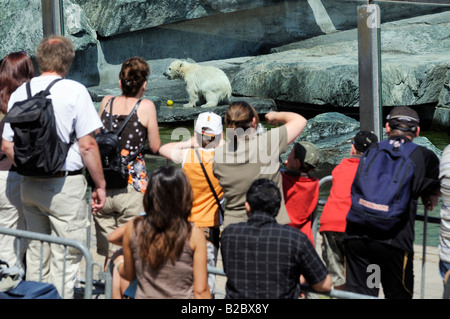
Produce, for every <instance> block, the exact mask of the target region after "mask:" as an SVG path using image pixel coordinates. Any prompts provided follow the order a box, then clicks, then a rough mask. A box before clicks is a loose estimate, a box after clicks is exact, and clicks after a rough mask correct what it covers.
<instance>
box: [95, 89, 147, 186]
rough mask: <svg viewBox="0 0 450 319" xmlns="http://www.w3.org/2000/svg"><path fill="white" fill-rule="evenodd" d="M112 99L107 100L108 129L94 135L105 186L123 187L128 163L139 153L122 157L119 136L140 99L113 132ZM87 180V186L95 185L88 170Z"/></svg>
mask: <svg viewBox="0 0 450 319" xmlns="http://www.w3.org/2000/svg"><path fill="white" fill-rule="evenodd" d="M113 101H114V98H112V99H111V100H109V102H110V103H111V106H110V111H109V114H110V117H109V129H102V130H101V131H100V132H99V133H98V134H96V135H95V140H96V141H97V144H98V148H99V151H100V157H101V160H102V166H103V175H104V177H105V182H106V188H124V187H126V186H127V185H128V176H129V171H128V166H127V165H128V163H129V162H130V161H132V160H133V159H134V158H136V156H137V155H138V154H139V151H136V152H135V153H134V154H133V155H132V156H130V155H128V156H126V157H125V158H124V159H122V157H123V156H122V155H121V150H120V144H119V136H120V134H121V133H122V131H123V129H124V128H125V125H126V124H127V123H128V121H129V120H130V118H131V116H132V115H133V113H134V112H135V111H136V110H137V108H138V106H139V104H140V103H141V100H139V101H138V102H137V103H136V105H135V106H134V108H133V110H132V111H131V112H130V114H128V116H127V118H126V119H125V121H124V122H123V124H122V126H121V127H120V128H119V129H118V130H117V131H116V132H115V133H114V132H113V123H112V114H113ZM86 177H87V181H88V184H89V186H91V187H93V188H94V187H95V183H94V181H93V180H92V178H91V176H90V174H89V171H88V172H87V175H86Z"/></svg>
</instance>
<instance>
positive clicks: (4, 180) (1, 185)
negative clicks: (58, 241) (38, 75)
mask: <svg viewBox="0 0 450 319" xmlns="http://www.w3.org/2000/svg"><path fill="white" fill-rule="evenodd" d="M32 77H34V66H33V63H32V61H31V59H30V58H29V57H28V56H27V54H26V53H25V52H13V53H10V54H8V55H7V56H6V57H5V58H4V59H3V61H2V63H1V65H0V111H1V113H2V121H1V122H0V136H1V134H2V133H3V126H4V121H3V115H4V114H6V112H7V110H8V101H9V98H10V96H11V94H12V93H13V92H14V91H15V90H16V89H17V88H18V87H19V86H20V85H22V84H23V83H25V82H27V81H29V80H31V78H32ZM0 149H1V139H0ZM20 181H21V176H20V175H19V174H18V173H17V172H16V170H15V166H13V165H12V163H11V161H10V160H9V159H8V158H7V156H6V154H5V153H3V152H2V151H0V204H1V209H0V226H2V227H5V228H13V229H25V219H24V216H23V214H22V204H21V200H20ZM14 241H15V239H14V237H13V236H3V235H0V259H2V260H4V261H6V262H7V263H8V264H9V265H10V266H13V265H14V264H16V263H18V264H19V263H21V261H22V257H23V254H24V244H23V245H21V252H20V255H18V252H17V251H16V250H15V247H16V246H15V244H14Z"/></svg>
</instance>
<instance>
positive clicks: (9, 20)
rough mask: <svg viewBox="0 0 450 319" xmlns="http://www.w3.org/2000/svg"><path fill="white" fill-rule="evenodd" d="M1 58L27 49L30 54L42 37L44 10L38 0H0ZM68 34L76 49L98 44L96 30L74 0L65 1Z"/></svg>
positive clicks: (34, 52) (32, 53)
mask: <svg viewBox="0 0 450 319" xmlns="http://www.w3.org/2000/svg"><path fill="white" fill-rule="evenodd" d="M0 7H1V8H2V9H1V10H0V35H1V36H0V59H3V57H4V56H5V55H7V54H8V53H10V52H14V51H20V50H24V51H26V52H27V53H28V54H29V55H30V56H31V57H34V56H35V54H36V49H37V46H38V44H39V42H40V41H41V40H42V37H43V32H42V9H41V1H39V0H20V1H19V0H16V1H14V0H13V1H11V0H0ZM63 8H64V17H65V26H64V27H65V35H66V36H67V37H69V38H70V39H71V40H72V41H73V42H74V45H75V48H76V49H77V51H82V50H86V49H88V48H89V47H91V46H93V45H95V44H96V43H97V36H96V32H95V29H93V28H92V26H91V25H90V22H89V20H88V19H87V18H86V16H85V14H84V12H83V10H82V9H81V8H80V6H79V5H78V4H76V3H75V2H73V1H72V0H64V6H63Z"/></svg>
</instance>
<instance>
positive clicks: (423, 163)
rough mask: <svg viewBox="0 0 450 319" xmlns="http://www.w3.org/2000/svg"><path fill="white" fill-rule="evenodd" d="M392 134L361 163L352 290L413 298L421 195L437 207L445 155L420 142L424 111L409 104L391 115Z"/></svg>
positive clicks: (349, 239) (349, 275)
mask: <svg viewBox="0 0 450 319" xmlns="http://www.w3.org/2000/svg"><path fill="white" fill-rule="evenodd" d="M385 127H386V134H387V136H388V139H387V140H385V141H381V142H379V143H374V144H372V146H371V147H370V148H369V149H368V150H366V151H365V152H364V154H363V156H362V157H361V160H360V162H359V166H358V171H357V173H356V176H355V179H354V181H353V184H352V190H351V198H352V205H351V208H350V210H349V212H348V215H347V227H346V230H345V235H344V242H345V246H346V289H347V290H348V291H352V292H357V293H362V294H366V295H371V296H378V293H379V287H380V284H381V285H382V286H383V292H384V296H385V298H388V299H394V298H395V299H411V298H412V297H413V286H414V274H413V254H414V249H413V242H414V221H415V216H416V212H417V205H418V199H419V197H420V198H421V199H422V202H423V204H424V205H425V208H426V209H428V210H432V209H433V207H434V206H435V205H436V204H437V199H438V196H439V179H438V176H439V158H438V157H437V156H436V155H435V154H434V152H432V151H431V150H429V149H427V148H425V147H423V146H419V145H417V144H414V143H413V142H412V140H413V139H414V138H415V137H417V136H419V133H420V126H419V116H418V115H417V112H415V111H414V110H412V109H411V108H409V107H406V106H400V107H395V108H394V109H392V111H391V112H390V113H389V115H388V116H387V123H386V126H385Z"/></svg>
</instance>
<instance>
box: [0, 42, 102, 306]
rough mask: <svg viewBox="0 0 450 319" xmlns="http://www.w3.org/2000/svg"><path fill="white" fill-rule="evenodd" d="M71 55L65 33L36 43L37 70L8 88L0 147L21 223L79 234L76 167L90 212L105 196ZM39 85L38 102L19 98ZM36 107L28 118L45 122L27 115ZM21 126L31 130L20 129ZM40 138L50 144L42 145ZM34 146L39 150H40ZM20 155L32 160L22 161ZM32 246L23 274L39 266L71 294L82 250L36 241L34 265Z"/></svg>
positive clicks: (82, 202)
mask: <svg viewBox="0 0 450 319" xmlns="http://www.w3.org/2000/svg"><path fill="white" fill-rule="evenodd" d="M74 57H75V50H74V47H73V44H72V42H71V41H70V40H69V39H67V38H65V37H62V36H56V37H49V38H46V39H44V40H43V41H42V42H41V43H40V45H39V47H38V49H37V53H36V59H37V62H38V65H39V68H40V71H41V75H40V76H37V77H34V78H33V79H31V81H30V82H29V83H30V84H27V83H24V84H23V85H22V86H20V87H19V88H18V89H17V90H16V91H15V92H14V93H13V94H12V95H11V98H10V100H9V104H8V116H9V117H8V118H5V122H6V123H5V128H4V132H3V135H2V138H3V141H2V150H3V151H4V152H5V153H6V154H7V156H8V158H10V160H11V161H12V162H13V163H14V165H15V166H16V168H17V170H18V172H19V173H21V174H22V175H24V177H23V180H22V183H21V189H22V190H21V199H22V203H23V208H24V216H25V220H26V224H27V230H29V231H33V232H38V233H44V234H50V235H53V236H57V237H61V238H68V239H71V240H78V241H81V242H85V240H86V227H87V226H88V225H89V221H88V216H87V212H88V210H87V202H86V187H87V183H86V179H85V177H84V175H83V171H84V167H87V168H88V169H89V172H90V173H91V177H92V179H93V180H94V182H95V186H96V187H95V188H94V189H93V191H92V195H91V206H92V210H93V213H95V212H97V211H99V210H101V209H102V208H103V205H104V204H105V200H106V196H105V180H104V178H103V171H102V165H101V160H100V155H99V150H98V146H97V143H96V142H95V138H94V134H93V133H94V131H95V130H97V129H99V128H100V127H102V123H101V121H100V118H99V117H98V114H97V111H96V109H95V106H94V104H93V102H92V99H91V97H90V95H89V92H88V91H87V89H86V88H85V87H84V86H83V85H82V84H80V83H78V82H76V81H73V80H68V79H64V77H65V76H66V75H67V73H68V71H69V68H70V66H71V64H72V61H73V58H74ZM55 80H57V81H56V82H55ZM49 87H50V89H48V88H49ZM47 89H48V91H49V92H48V93H49V95H48V98H49V101H47V102H45V103H44V104H45V107H43V105H40V106H39V107H38V106H37V104H31V105H27V103H28V102H27V101H29V100H31V99H36V100H39V101H42V99H40V98H39V96H40V94H39V92H41V93H42V92H44V95H45V93H47V92H46V90H47ZM33 103H34V102H33ZM41 108H42V109H45V110H46V112H47V111H48V112H50V113H47V114H44V112H43V111H42V113H37V114H38V115H39V117H38V116H37V115H36V119H37V118H40V119H45V120H43V121H44V122H45V123H46V125H41V124H42V123H40V122H39V121H37V120H36V119H35V117H30V116H27V114H28V113H29V114H32V112H31V110H38V111H39V110H41ZM23 111H24V112H23ZM27 111H29V112H27ZM14 114H15V116H13V115H14ZM18 118H20V121H22V122H21V123H19V122H20V121H18ZM40 125H41V126H40ZM25 127H27V129H28V128H30V130H33V132H34V133H33V134H28V133H27V129H24V128H25ZM27 134H28V135H27ZM36 137H37V139H36ZM19 145H20V148H19V147H18V146H19ZM48 145H55V147H54V148H48ZM42 149H43V150H44V152H40V151H41V150H42ZM31 150H32V151H31ZM60 150H61V152H59V151H60ZM46 155H47V156H46ZM28 158H35V160H33V161H27V159H28ZM59 162H61V163H60V164H58V163H59ZM55 163H56V164H55ZM53 164H55V165H53ZM33 165H35V166H36V167H33ZM40 246H41V244H40V242H39V241H31V242H30V245H29V248H28V250H27V263H26V264H27V269H26V278H27V280H32V281H40V271H41V270H42V276H43V280H42V281H44V282H50V283H53V284H54V285H55V286H56V287H57V289H58V291H59V293H60V295H61V296H63V297H64V298H65V299H70V298H73V295H74V285H75V281H76V279H77V275H78V270H79V264H80V261H81V257H82V253H81V252H80V251H79V250H78V249H75V248H71V247H68V248H67V252H66V256H65V251H64V247H62V246H60V245H52V246H51V248H50V246H49V245H44V252H43V258H44V259H43V264H42V269H41V264H40V259H39V256H40ZM64 260H65V265H64ZM64 268H65V269H64ZM64 273H65V281H63V276H64Z"/></svg>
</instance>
